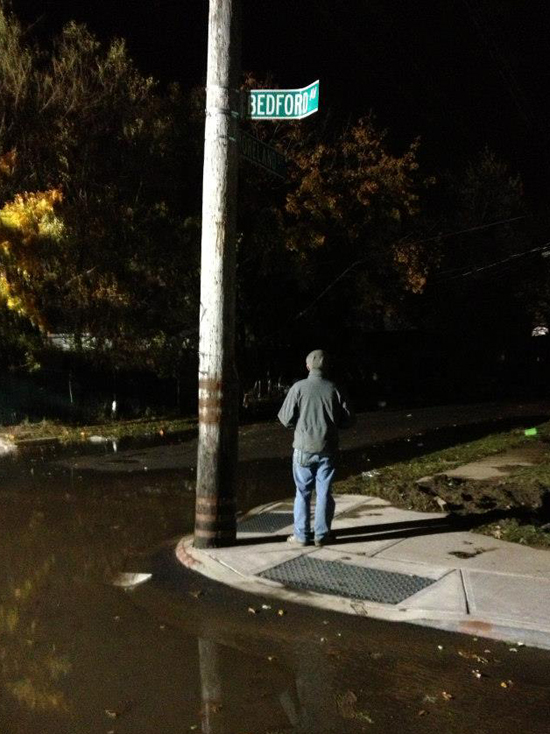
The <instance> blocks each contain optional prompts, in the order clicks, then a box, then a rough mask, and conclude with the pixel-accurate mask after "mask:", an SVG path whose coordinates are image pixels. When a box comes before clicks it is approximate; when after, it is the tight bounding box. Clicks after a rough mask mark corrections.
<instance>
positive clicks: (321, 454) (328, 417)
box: [278, 349, 353, 546]
mask: <svg viewBox="0 0 550 734" xmlns="http://www.w3.org/2000/svg"><path fill="white" fill-rule="evenodd" d="M306 367H307V369H308V371H309V375H308V377H307V378H306V379H305V380H300V381H299V382H296V383H295V384H294V385H293V386H292V387H291V388H290V390H289V391H288V394H287V396H286V398H285V401H284V403H283V406H282V408H281V410H280V411H279V415H278V418H279V420H280V421H281V423H282V424H283V426H285V427H286V428H294V443H293V447H294V454H293V458H292V473H293V476H294V483H295V484H296V498H295V500H294V535H291V536H290V537H289V538H288V542H289V543H293V544H295V545H300V546H305V545H308V543H309V541H310V539H311V528H310V506H311V495H312V493H313V490H314V489H315V493H316V503H315V521H314V542H315V545H316V546H322V545H325V544H326V543H327V542H328V540H329V539H330V528H331V524H332V518H333V517H334V498H333V496H332V482H333V479H334V471H335V458H336V451H337V449H338V429H339V428H347V427H348V426H350V425H351V424H352V422H353V415H352V411H351V408H350V406H349V405H348V403H347V402H346V400H345V398H344V397H343V395H342V393H341V392H340V390H339V389H338V388H337V387H336V385H335V384H334V383H333V382H331V381H330V380H328V379H327V378H326V377H325V374H326V371H327V367H328V358H327V355H326V353H325V352H323V351H322V350H321V349H315V350H314V351H313V352H310V353H309V354H308V355H307V357H306Z"/></svg>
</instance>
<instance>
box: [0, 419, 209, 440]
mask: <svg viewBox="0 0 550 734" xmlns="http://www.w3.org/2000/svg"><path fill="white" fill-rule="evenodd" d="M196 427H197V419H196V418H195V417H187V418H141V419H136V420H127V421H123V420H121V421H105V422H104V423H96V424H92V425H73V424H68V423H63V422H61V421H55V420H45V419H44V420H42V421H38V422H36V423H31V422H30V421H23V422H22V423H19V424H18V425H14V426H4V427H3V428H2V431H1V432H0V437H2V438H5V439H7V440H8V441H13V442H15V443H24V442H32V441H40V440H48V439H57V440H58V441H60V442H61V443H69V442H76V441H87V440H89V438H90V437H91V436H103V437H105V438H114V439H121V438H128V437H140V436H152V435H156V434H160V435H161V436H164V435H173V434H185V433H188V432H192V431H194V430H196Z"/></svg>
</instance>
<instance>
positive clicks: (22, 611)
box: [0, 456, 550, 734]
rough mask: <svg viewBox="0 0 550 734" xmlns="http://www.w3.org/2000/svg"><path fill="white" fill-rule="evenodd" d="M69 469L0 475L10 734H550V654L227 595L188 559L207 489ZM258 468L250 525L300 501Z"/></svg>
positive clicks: (10, 470)
mask: <svg viewBox="0 0 550 734" xmlns="http://www.w3.org/2000/svg"><path fill="white" fill-rule="evenodd" d="M52 459H53V457H51V456H44V457H40V456H34V457H23V458H22V459H20V460H17V461H11V460H7V459H4V460H2V462H1V463H0V558H1V563H0V683H1V689H0V732H1V734H101V733H105V734H176V732H177V733H178V734H181V733H182V732H193V731H196V732H202V733H203V734H220V733H222V734H289V733H290V732H292V733H304V734H317V732H319V733H323V732H333V733H334V734H347V733H348V732H350V733H352V732H380V733H384V734H390V733H392V734H393V732H396V731H399V732H400V733H401V734H408V733H409V732H411V733H412V732H426V734H432V733H434V734H435V733H436V732H437V734H454V733H456V734H459V733H460V734H470V733H471V734H473V733H474V732H475V733H476V734H492V733H493V732H494V733H495V734H496V733H497V732H498V734H512V732H514V734H515V733H516V732H519V731H525V732H529V734H538V733H540V734H543V732H544V734H547V732H548V710H549V704H550V653H548V652H545V651H539V650H533V649H529V648H526V647H524V646H522V645H520V644H518V645H507V644H503V643H496V642H493V641H488V640H484V639H481V638H480V639H475V638H472V637H465V636H461V635H452V634H447V633H442V632H438V631H435V630H429V629H425V628H421V627H414V626H411V625H406V624H390V623H382V622H379V621H375V620H370V619H367V618H358V617H349V616H346V615H339V614H329V613H325V612H322V611H320V610H315V609H310V608H307V607H300V606H293V605H287V604H284V605H282V606H280V605H277V603H276V602H274V601H273V600H268V599H264V598H256V597H252V596H249V595H243V594H240V593H238V592H236V591H234V590H231V589H228V588H226V587H222V586H219V585H216V584H214V583H213V582H211V581H208V580H207V579H204V578H203V577H201V576H198V575H196V574H194V573H193V572H192V571H189V570H188V569H184V568H182V567H180V566H179V565H178V564H177V563H176V562H175V559H174V553H173V547H174V539H176V538H177V537H179V536H181V535H182V534H184V533H186V532H190V530H191V528H192V516H193V500H194V497H193V493H192V491H191V490H190V488H189V487H190V477H189V476H187V478H185V477H182V472H174V471H172V472H169V471H166V472H154V473H153V472H151V473H146V472H143V473H138V474H136V473H134V474H128V473H120V474H107V473H94V472H90V471H87V472H86V471H81V472H78V471H74V470H70V469H68V468H65V467H63V466H60V465H59V464H57V463H56V462H54V461H53V460H52ZM255 467H256V465H255V464H254V462H252V463H251V464H250V465H249V466H247V468H246V472H245V473H244V475H243V478H242V479H243V481H242V482H241V487H242V496H241V498H240V505H241V507H243V509H246V508H247V507H251V506H254V505H257V504H260V503H262V502H264V501H267V500H268V499H269V500H273V499H278V498H282V497H284V496H287V495H288V494H289V492H288V485H286V486H285V483H284V481H281V477H284V476H285V472H288V466H287V462H286V461H285V462H282V461H281V462H279V463H277V462H275V461H273V462H272V463H271V464H270V469H271V470H272V472H271V475H270V476H271V480H270V486H269V497H267V496H266V495H265V494H263V490H260V487H263V486H265V471H262V470H261V467H257V468H255ZM184 479H185V481H184ZM275 485H277V487H278V489H277V487H276V486H275ZM125 570H126V571H133V572H141V573H147V574H151V577H150V579H149V580H148V581H146V582H145V583H143V584H141V585H139V586H136V587H133V588H127V589H124V588H121V587H117V586H113V585H112V583H111V581H112V580H113V578H114V577H116V575H117V574H118V573H119V572H120V571H125ZM518 642H521V641H518Z"/></svg>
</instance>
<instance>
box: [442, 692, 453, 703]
mask: <svg viewBox="0 0 550 734" xmlns="http://www.w3.org/2000/svg"><path fill="white" fill-rule="evenodd" d="M441 695H442V696H443V698H444V699H445V701H452V700H453V698H454V696H453V694H452V693H448V692H447V691H441Z"/></svg>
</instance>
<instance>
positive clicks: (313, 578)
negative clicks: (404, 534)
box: [258, 556, 434, 604]
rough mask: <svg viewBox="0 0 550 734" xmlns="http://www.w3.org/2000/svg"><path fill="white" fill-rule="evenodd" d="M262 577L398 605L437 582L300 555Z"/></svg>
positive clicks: (306, 587) (300, 586)
mask: <svg viewBox="0 0 550 734" xmlns="http://www.w3.org/2000/svg"><path fill="white" fill-rule="evenodd" d="M258 575H259V576H261V577H262V578H266V579H271V580H272V581H280V582H281V583H283V584H284V585H285V586H290V587H292V588H295V589H307V590H308V591H319V592H322V593H325V594H336V595H338V596H344V597H346V598H348V599H363V600H366V601H376V602H382V603H383V604H399V602H402V601H403V600H404V599H407V598H408V597H409V596H412V595H413V594H416V592H417V591H420V590H421V589H424V588H426V586H430V585H431V584H433V583H434V579H429V578H425V577H424V576H409V575H408V574H404V573H393V572H390V571H380V570H379V569H376V568H363V567H361V566H353V565H351V564H347V563H340V561H321V560H319V559H318V558H310V557H309V556H299V557H298V558H293V559H291V560H290V561H285V562H284V563H281V564H280V565H278V566H274V567H273V568H269V569H267V571H262V573H260V574H258Z"/></svg>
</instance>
